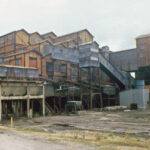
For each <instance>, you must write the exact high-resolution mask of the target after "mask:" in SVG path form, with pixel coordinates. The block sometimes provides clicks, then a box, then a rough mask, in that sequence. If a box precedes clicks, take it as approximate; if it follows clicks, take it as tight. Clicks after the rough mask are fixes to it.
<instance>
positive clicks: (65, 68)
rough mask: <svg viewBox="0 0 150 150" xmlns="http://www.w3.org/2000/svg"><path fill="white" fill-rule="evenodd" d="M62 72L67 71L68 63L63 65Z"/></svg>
mask: <svg viewBox="0 0 150 150" xmlns="http://www.w3.org/2000/svg"><path fill="white" fill-rule="evenodd" d="M61 72H63V73H66V72H67V65H66V64H62V65H61Z"/></svg>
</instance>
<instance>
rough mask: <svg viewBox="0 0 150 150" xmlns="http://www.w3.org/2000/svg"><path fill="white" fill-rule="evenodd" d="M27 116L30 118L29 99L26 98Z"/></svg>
mask: <svg viewBox="0 0 150 150" xmlns="http://www.w3.org/2000/svg"><path fill="white" fill-rule="evenodd" d="M27 117H28V118H30V99H29V98H28V99H27Z"/></svg>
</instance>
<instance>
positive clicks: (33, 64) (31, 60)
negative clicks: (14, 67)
mask: <svg viewBox="0 0 150 150" xmlns="http://www.w3.org/2000/svg"><path fill="white" fill-rule="evenodd" d="M29 67H34V68H37V58H36V57H29Z"/></svg>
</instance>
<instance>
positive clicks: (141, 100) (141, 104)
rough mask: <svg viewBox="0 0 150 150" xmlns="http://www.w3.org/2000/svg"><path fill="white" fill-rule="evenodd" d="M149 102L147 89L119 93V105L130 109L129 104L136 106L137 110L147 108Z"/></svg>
mask: <svg viewBox="0 0 150 150" xmlns="http://www.w3.org/2000/svg"><path fill="white" fill-rule="evenodd" d="M148 101H149V90H148V89H132V90H126V91H123V92H120V105H122V106H127V107H128V108H130V104H133V103H135V104H137V106H138V108H147V107H148Z"/></svg>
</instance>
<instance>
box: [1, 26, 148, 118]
mask: <svg viewBox="0 0 150 150" xmlns="http://www.w3.org/2000/svg"><path fill="white" fill-rule="evenodd" d="M149 38H150V36H149V35H147V36H139V37H137V39H136V41H137V47H136V48H134V49H130V50H123V51H119V52H111V51H110V50H109V47H108V46H105V47H100V46H99V44H98V43H97V42H96V41H94V36H93V35H92V34H91V33H90V32H89V31H88V30H87V29H84V30H81V31H77V32H73V33H70V34H66V35H62V36H57V35H56V34H55V33H54V32H49V33H45V34H40V33H38V32H34V33H28V32H27V31H25V30H24V29H22V30H18V31H14V32H11V33H8V34H6V35H3V36H0V64H1V65H0V70H1V71H0V120H1V119H2V118H3V117H4V118H5V117H9V116H11V115H13V116H17V117H19V116H22V115H27V116H28V117H32V116H34V115H36V114H40V115H41V114H42V115H45V114H49V113H51V114H52V113H58V112H61V111H64V110H65V106H66V103H67V102H68V101H81V102H82V105H83V108H84V109H90V108H102V107H105V106H111V105H119V104H120V101H119V92H121V91H123V90H127V89H132V88H134V80H135V78H133V77H132V76H131V74H130V73H131V72H134V73H135V77H136V79H138V80H145V83H146V85H147V87H148V84H149V77H148V74H149V56H150V55H149V53H150V52H149V49H148V48H149V47H148V46H149V42H150V40H149ZM143 72H144V73H143Z"/></svg>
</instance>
